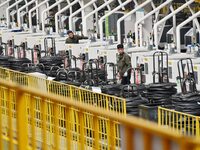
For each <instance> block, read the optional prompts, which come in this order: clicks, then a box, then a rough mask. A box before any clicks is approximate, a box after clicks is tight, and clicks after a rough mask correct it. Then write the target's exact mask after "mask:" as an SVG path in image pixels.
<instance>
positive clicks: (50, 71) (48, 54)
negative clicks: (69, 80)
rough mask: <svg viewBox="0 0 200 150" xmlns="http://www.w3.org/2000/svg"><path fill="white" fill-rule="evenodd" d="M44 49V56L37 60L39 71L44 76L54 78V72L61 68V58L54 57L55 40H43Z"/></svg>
mask: <svg viewBox="0 0 200 150" xmlns="http://www.w3.org/2000/svg"><path fill="white" fill-rule="evenodd" d="M49 41H50V42H51V46H50V47H49V46H48V44H49ZM44 48H45V50H44V53H45V56H44V57H42V58H40V59H39V63H40V66H42V67H41V69H42V70H43V72H44V73H45V74H46V75H48V76H52V77H56V70H57V69H58V68H61V67H62V65H63V58H62V57H59V56H56V49H55V39H54V38H52V37H47V38H45V39H44ZM55 68H57V69H55Z"/></svg>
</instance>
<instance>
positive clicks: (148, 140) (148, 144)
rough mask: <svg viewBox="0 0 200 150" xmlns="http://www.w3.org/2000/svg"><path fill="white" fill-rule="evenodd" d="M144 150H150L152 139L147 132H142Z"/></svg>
mask: <svg viewBox="0 0 200 150" xmlns="http://www.w3.org/2000/svg"><path fill="white" fill-rule="evenodd" d="M143 138H144V144H143V145H144V150H152V139H151V136H150V134H149V133H144V135H143Z"/></svg>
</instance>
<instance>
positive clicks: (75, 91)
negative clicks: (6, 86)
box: [0, 67, 126, 115]
mask: <svg viewBox="0 0 200 150" xmlns="http://www.w3.org/2000/svg"><path fill="white" fill-rule="evenodd" d="M0 79H2V80H5V81H12V82H13V83H17V84H19V85H23V86H26V87H31V88H35V89H38V90H41V91H43V92H44V94H45V93H53V94H56V95H61V96H63V97H66V98H71V99H73V100H76V101H83V102H84V103H88V104H92V105H95V106H97V107H101V108H104V109H106V110H112V111H116V112H119V113H122V114H124V115H126V100H125V99H123V98H119V97H115V96H110V95H107V94H102V93H94V92H93V91H90V90H87V89H84V88H80V87H76V86H72V85H67V84H63V83H60V82H55V81H50V80H47V79H43V78H40V77H36V76H32V75H28V74H25V73H22V72H18V71H14V70H10V69H7V68H2V67H0Z"/></svg>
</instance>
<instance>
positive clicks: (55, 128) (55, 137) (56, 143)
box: [50, 103, 60, 150]
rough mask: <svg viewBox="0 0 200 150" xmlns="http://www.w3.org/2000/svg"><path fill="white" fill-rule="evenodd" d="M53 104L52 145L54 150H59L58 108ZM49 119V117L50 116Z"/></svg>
mask: <svg viewBox="0 0 200 150" xmlns="http://www.w3.org/2000/svg"><path fill="white" fill-rule="evenodd" d="M53 104H54V131H55V133H54V143H55V150H59V149H60V146H59V145H60V144H59V139H60V137H59V106H58V104H57V103H53ZM50 117H51V116H50Z"/></svg>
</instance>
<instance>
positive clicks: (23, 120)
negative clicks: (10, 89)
mask: <svg viewBox="0 0 200 150" xmlns="http://www.w3.org/2000/svg"><path fill="white" fill-rule="evenodd" d="M24 96H25V95H24V93H23V92H22V91H17V92H16V100H17V105H16V110H17V131H18V136H17V137H18V149H19V150H23V149H27V147H28V127H27V124H28V123H27V121H28V119H27V115H26V100H25V99H24Z"/></svg>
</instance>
